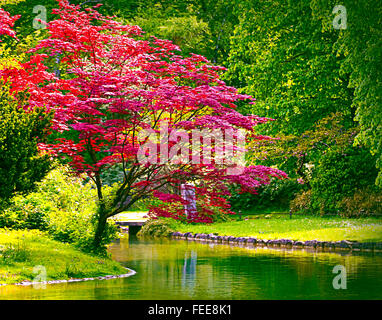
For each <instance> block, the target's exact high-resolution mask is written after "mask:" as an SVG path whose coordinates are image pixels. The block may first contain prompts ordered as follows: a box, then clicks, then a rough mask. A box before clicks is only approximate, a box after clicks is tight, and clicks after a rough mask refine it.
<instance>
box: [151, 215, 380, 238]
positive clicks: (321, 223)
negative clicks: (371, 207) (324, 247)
mask: <svg viewBox="0 0 382 320" xmlns="http://www.w3.org/2000/svg"><path fill="white" fill-rule="evenodd" d="M163 221H164V224H165V225H166V228H165V227H161V228H160V227H159V225H156V224H155V223H154V224H153V228H155V229H156V230H158V232H157V235H159V233H160V232H161V231H162V232H164V233H166V232H169V231H170V230H172V231H173V232H175V231H177V232H182V233H185V232H191V233H204V234H210V233H214V234H218V235H220V236H235V237H254V238H257V239H263V240H271V239H291V240H297V241H308V240H318V241H341V240H349V241H358V242H372V241H382V219H381V218H375V217H369V218H358V219H344V218H341V217H320V216H304V215H294V216H293V217H292V218H291V219H290V218H289V215H285V214H282V215H277V214H274V215H256V216H248V217H243V218H242V220H233V221H228V222H219V223H213V224H203V225H201V224H187V223H182V222H179V221H175V220H171V219H164V220H163ZM148 229H149V228H148ZM151 234H152V235H155V232H151Z"/></svg>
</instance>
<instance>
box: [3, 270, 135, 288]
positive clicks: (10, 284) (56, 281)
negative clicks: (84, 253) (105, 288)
mask: <svg viewBox="0 0 382 320" xmlns="http://www.w3.org/2000/svg"><path fill="white" fill-rule="evenodd" d="M124 268H125V269H126V270H128V271H129V272H128V273H123V274H120V275H106V276H99V277H89V278H72V279H68V280H49V281H22V282H18V283H0V287H4V286H32V285H44V284H60V283H72V282H84V281H94V280H112V279H121V278H128V277H131V276H133V275H135V274H136V273H137V272H136V271H135V270H133V269H129V268H126V267H124Z"/></svg>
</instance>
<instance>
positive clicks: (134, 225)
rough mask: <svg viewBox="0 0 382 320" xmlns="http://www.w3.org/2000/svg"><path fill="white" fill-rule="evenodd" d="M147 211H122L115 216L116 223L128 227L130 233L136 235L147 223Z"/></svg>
mask: <svg viewBox="0 0 382 320" xmlns="http://www.w3.org/2000/svg"><path fill="white" fill-rule="evenodd" d="M146 214H147V212H122V213H120V214H117V215H116V216H115V223H116V224H117V225H118V226H121V227H128V231H129V234H131V235H135V234H137V232H138V231H139V230H140V229H141V228H142V226H143V225H144V224H145V223H146V221H147V218H145V216H146Z"/></svg>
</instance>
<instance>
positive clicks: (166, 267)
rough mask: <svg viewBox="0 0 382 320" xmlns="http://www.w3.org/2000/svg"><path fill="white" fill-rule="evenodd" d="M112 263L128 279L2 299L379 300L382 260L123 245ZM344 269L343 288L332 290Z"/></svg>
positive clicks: (16, 289) (171, 244)
mask: <svg viewBox="0 0 382 320" xmlns="http://www.w3.org/2000/svg"><path fill="white" fill-rule="evenodd" d="M110 252H111V254H112V256H113V258H114V259H115V260H117V261H120V262H121V263H122V264H123V265H125V266H126V267H129V268H131V269H133V270H135V271H136V272H137V273H136V274H135V275H133V276H131V277H128V278H122V279H113V280H103V281H100V280H96V281H87V282H77V283H66V284H65V283H64V284H53V285H47V286H46V289H34V288H33V287H32V286H28V287H20V286H4V287H0V299H18V300H19V299H69V300H72V299H77V300H82V299H116V300H119V299H139V300H149V299H150V300H151V299H153V300H156V299H161V300H162V299H163V300H167V299H176V300H183V299H209V300H214V299H235V300H241V299H246V300H248V299H250V300H252V299H381V298H382V254H378V253H361V252H359V253H349V252H346V251H344V252H308V251H307V250H305V249H273V248H260V247H258V248H256V247H252V248H249V247H244V246H242V247H240V246H230V245H225V244H214V243H200V242H192V241H185V240H169V239H160V240H138V239H134V238H133V239H130V240H129V239H128V238H124V239H120V240H118V241H117V242H116V243H115V244H113V245H112V246H111V247H110ZM336 265H343V266H344V267H345V268H346V273H347V282H346V285H347V289H334V287H333V279H334V277H336V275H337V274H335V273H333V268H334V267H335V266H336Z"/></svg>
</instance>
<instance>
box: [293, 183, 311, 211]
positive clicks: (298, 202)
mask: <svg viewBox="0 0 382 320" xmlns="http://www.w3.org/2000/svg"><path fill="white" fill-rule="evenodd" d="M311 205H312V189H309V190H303V191H301V192H300V193H298V194H297V196H296V197H295V198H294V199H293V200H292V201H291V202H290V210H291V211H292V212H293V213H310V212H311Z"/></svg>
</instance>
